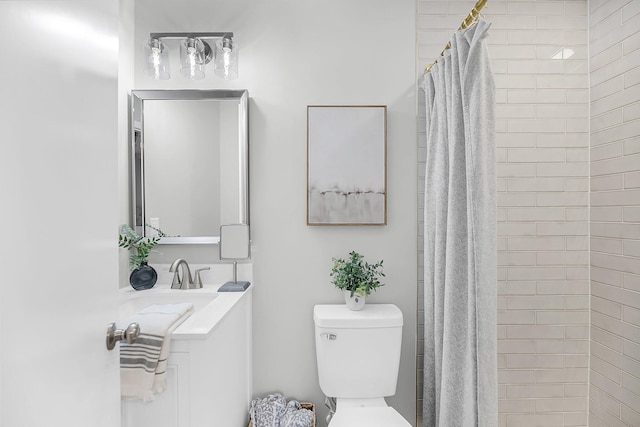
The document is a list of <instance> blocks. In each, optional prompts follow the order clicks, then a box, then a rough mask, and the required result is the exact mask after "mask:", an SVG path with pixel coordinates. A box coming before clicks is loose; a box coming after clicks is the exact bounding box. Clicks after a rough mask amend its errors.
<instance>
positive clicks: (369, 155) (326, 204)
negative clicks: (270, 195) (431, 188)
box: [307, 105, 387, 225]
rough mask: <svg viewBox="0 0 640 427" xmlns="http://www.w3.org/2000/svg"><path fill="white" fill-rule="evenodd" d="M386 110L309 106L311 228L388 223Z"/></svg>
mask: <svg viewBox="0 0 640 427" xmlns="http://www.w3.org/2000/svg"><path fill="white" fill-rule="evenodd" d="M386 127H387V107H386V106H384V105H366V106H356V105H348V106H319V105H310V106H308V107H307V224H308V225H386V223H387V188H386V187H387V173H386V151H387V129H386Z"/></svg>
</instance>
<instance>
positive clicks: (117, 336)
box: [107, 323, 140, 350]
mask: <svg viewBox="0 0 640 427" xmlns="http://www.w3.org/2000/svg"><path fill="white" fill-rule="evenodd" d="M139 336H140V325H138V324H137V323H132V324H130V325H129V326H127V329H116V324H115V323H110V324H109V326H108V327H107V350H113V349H114V348H115V346H116V343H117V342H118V341H122V340H125V341H126V342H128V343H129V344H133V343H134V342H136V340H137V339H138V337H139Z"/></svg>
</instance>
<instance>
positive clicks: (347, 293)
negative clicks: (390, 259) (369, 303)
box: [331, 251, 385, 310]
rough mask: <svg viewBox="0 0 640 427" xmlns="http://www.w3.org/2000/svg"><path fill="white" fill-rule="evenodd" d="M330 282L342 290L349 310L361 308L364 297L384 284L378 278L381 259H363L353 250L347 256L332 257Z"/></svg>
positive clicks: (382, 274) (382, 275) (380, 270)
mask: <svg viewBox="0 0 640 427" xmlns="http://www.w3.org/2000/svg"><path fill="white" fill-rule="evenodd" d="M332 260H333V267H332V268H331V278H332V279H331V282H332V283H333V284H334V285H335V287H336V288H338V289H341V290H342V291H343V292H344V297H345V301H346V303H347V306H348V307H349V308H350V309H351V310H362V308H364V303H365V297H366V296H367V295H370V294H371V292H373V291H375V290H376V289H378V288H379V287H380V286H384V284H383V283H380V280H379V278H380V277H385V275H384V273H383V272H382V260H380V261H378V262H377V263H375V264H369V263H368V262H366V261H364V256H362V255H360V254H359V253H357V252H355V251H351V252H349V258H347V259H346V260H345V259H343V258H332Z"/></svg>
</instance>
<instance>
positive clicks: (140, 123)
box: [132, 90, 248, 243]
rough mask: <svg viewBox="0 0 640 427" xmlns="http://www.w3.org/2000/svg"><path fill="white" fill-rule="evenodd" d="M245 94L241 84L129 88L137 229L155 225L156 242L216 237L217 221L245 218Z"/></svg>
mask: <svg viewBox="0 0 640 427" xmlns="http://www.w3.org/2000/svg"><path fill="white" fill-rule="evenodd" d="M247 101H248V94H247V91H246V90H205V91H200V90H157V91H133V92H132V123H133V135H132V141H133V144H132V160H133V177H134V179H133V186H132V187H133V199H134V200H133V202H134V203H133V207H134V209H133V210H134V212H133V220H134V225H135V227H136V230H137V231H138V232H139V233H140V234H142V233H145V235H147V236H148V235H153V234H155V233H156V231H155V230H154V229H161V230H162V232H164V233H165V234H166V237H163V238H162V239H161V243H217V242H218V241H219V230H220V226H221V225H223V224H237V223H241V224H247V223H248V129H247V126H248V124H247V123H248V121H247V114H248V111H247ZM145 224H146V225H147V226H146V227H145ZM149 226H150V227H149Z"/></svg>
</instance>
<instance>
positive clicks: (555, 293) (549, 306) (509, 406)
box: [418, 0, 589, 427]
mask: <svg viewBox="0 0 640 427" xmlns="http://www.w3.org/2000/svg"><path fill="white" fill-rule="evenodd" d="M474 4H475V1H474V0H465V1H437V0H423V1H419V2H418V10H419V15H418V46H419V55H418V63H419V68H420V69H424V67H425V66H426V65H427V64H428V63H430V62H432V61H433V60H434V59H435V58H436V56H437V55H438V54H439V53H440V51H441V50H442V48H443V47H444V45H445V44H446V42H447V40H448V39H449V38H450V37H451V34H452V32H453V29H455V28H457V26H458V25H459V24H460V22H461V21H462V19H464V17H465V16H466V15H467V14H468V13H469V11H470V10H471V8H472V7H473V6H474ZM483 13H484V14H486V19H487V20H488V21H489V22H492V26H491V29H490V30H489V37H488V39H487V43H488V47H489V56H490V58H491V65H492V68H493V72H494V75H495V78H496V103H497V105H496V131H497V135H496V147H497V149H496V158H497V172H498V189H497V190H498V268H499V270H498V272H499V279H498V280H499V283H498V368H499V372H498V381H499V399H500V400H499V415H500V418H499V422H500V424H499V425H500V426H514V427H522V426H533V425H544V426H550V425H566V426H585V425H586V424H587V393H588V358H589V282H588V274H589V268H588V264H589V262H588V257H589V253H588V249H589V246H588V223H587V220H588V190H589V187H588V177H589V171H588V156H589V152H588V147H589V134H588V131H589V128H588V126H589V123H588V116H589V105H588V101H589V90H588V68H587V54H588V52H587V40H588V38H587V1H586V0H563V1H540V0H536V1H520V0H491V1H490V2H489V3H488V4H487V8H486V9H484V10H483ZM562 47H568V48H571V49H573V50H574V51H575V54H574V56H572V57H571V58H569V59H567V60H553V59H551V56H552V55H553V54H554V53H555V52H557V51H558V50H559V49H560V48H562ZM425 143H426V141H425V137H424V133H423V134H422V135H421V137H420V138H419V145H420V146H421V147H422V146H424V144H425ZM421 154H422V156H421V159H424V154H425V153H424V152H423V151H421ZM420 173H421V176H423V174H424V163H423V164H421V166H420ZM420 206H422V205H420ZM420 215H423V213H422V211H421V212H420ZM419 405H421V403H419Z"/></svg>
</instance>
